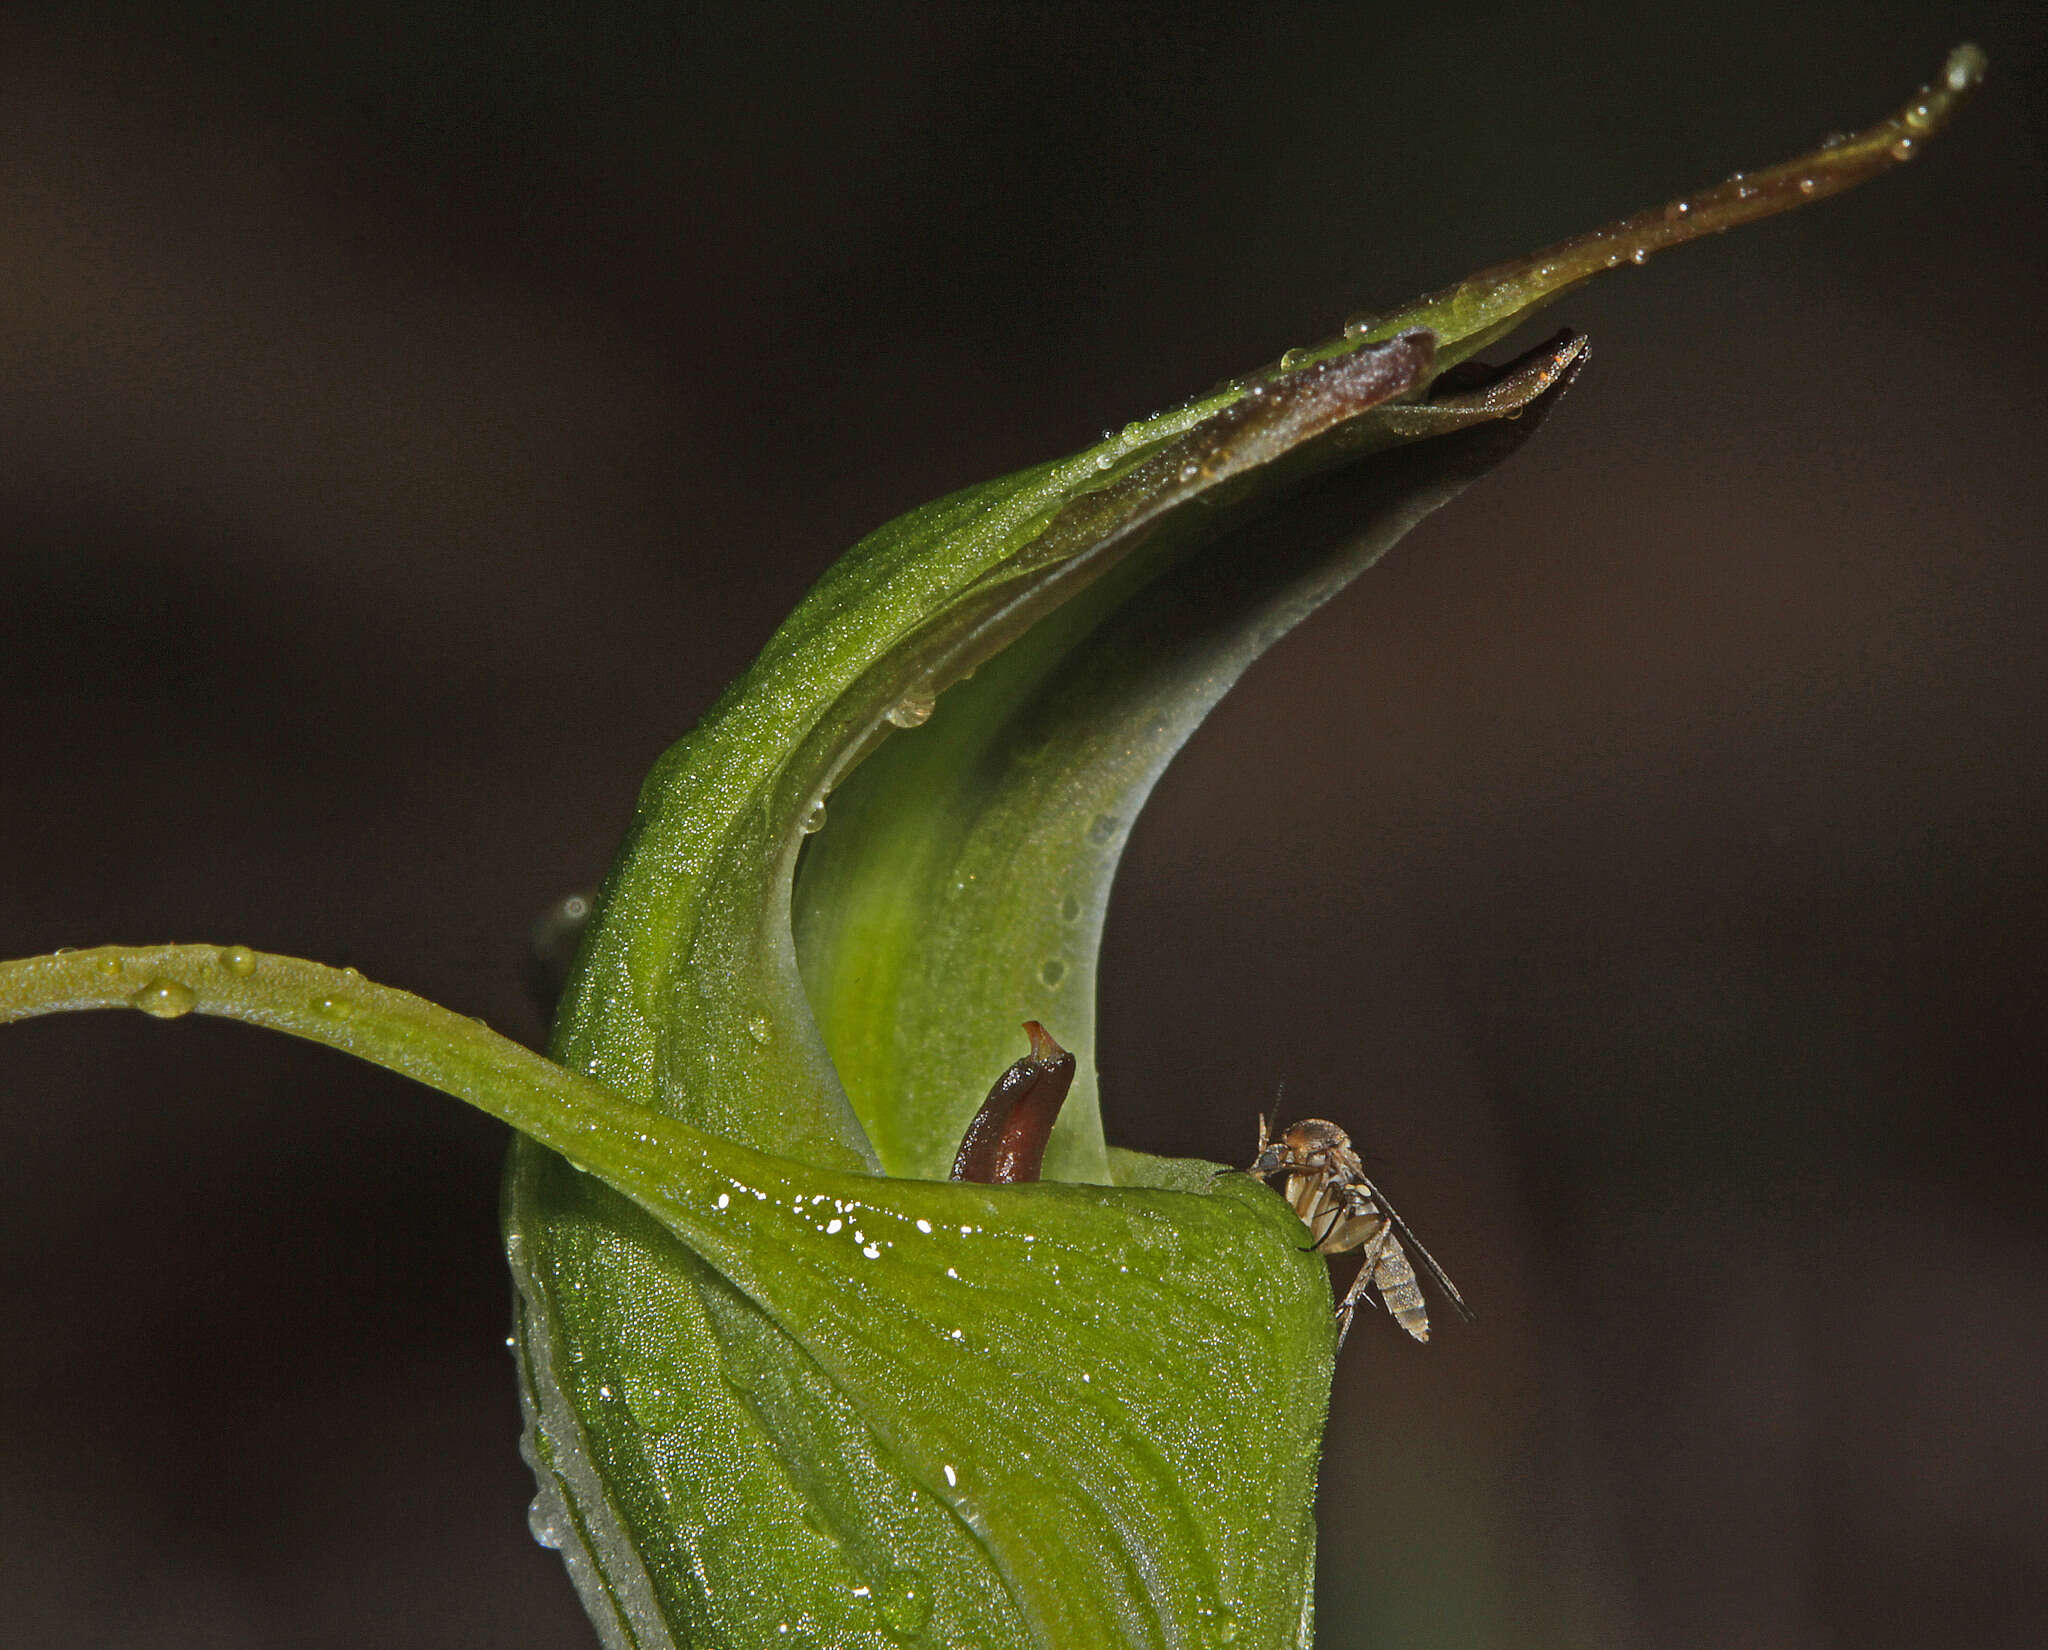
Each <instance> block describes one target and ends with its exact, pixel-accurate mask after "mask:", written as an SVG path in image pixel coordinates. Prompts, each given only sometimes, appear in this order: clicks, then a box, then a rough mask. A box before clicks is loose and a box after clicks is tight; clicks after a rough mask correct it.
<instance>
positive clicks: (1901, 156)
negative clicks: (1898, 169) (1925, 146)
mask: <svg viewBox="0 0 2048 1650" xmlns="http://www.w3.org/2000/svg"><path fill="white" fill-rule="evenodd" d="M1916 152H1917V151H1916V150H1915V149H1914V147H1913V140H1912V139H1911V138H1904V137H1902V138H1900V139H1899V141H1898V142H1897V143H1894V144H1893V145H1892V150H1891V154H1892V159H1893V160H1911V159H1912V158H1913V156H1914V154H1915V153H1916Z"/></svg>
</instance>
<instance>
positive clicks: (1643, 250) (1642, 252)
mask: <svg viewBox="0 0 2048 1650" xmlns="http://www.w3.org/2000/svg"><path fill="white" fill-rule="evenodd" d="M1628 261H1629V262H1630V263H1632V264H1636V265H1638V266H1640V265H1642V264H1646V263H1648V262H1649V261H1650V249H1649V248H1648V247H1647V246H1639V247H1637V248H1636V249H1635V251H1633V252H1631V253H1630V254H1629V255H1628Z"/></svg>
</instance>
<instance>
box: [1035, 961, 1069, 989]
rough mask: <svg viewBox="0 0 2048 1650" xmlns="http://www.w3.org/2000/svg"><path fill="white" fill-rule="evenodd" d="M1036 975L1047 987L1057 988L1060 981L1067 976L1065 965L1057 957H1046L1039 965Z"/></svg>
mask: <svg viewBox="0 0 2048 1650" xmlns="http://www.w3.org/2000/svg"><path fill="white" fill-rule="evenodd" d="M1038 977H1039V978H1040V979H1041V980H1043V981H1044V982H1045V983H1046V986H1047V988H1048V989H1052V990H1057V989H1058V987H1059V983H1060V981H1062V980H1064V979H1065V978H1066V977H1067V965H1066V964H1065V963H1063V962H1061V961H1060V960H1059V958H1057V957H1048V958H1047V959H1046V960H1045V961H1044V962H1043V963H1041V964H1040V965H1039V968H1038Z"/></svg>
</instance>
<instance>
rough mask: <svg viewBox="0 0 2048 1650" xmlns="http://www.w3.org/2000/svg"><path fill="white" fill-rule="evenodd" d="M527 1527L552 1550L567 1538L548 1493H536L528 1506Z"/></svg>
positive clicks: (534, 1536)
mask: <svg viewBox="0 0 2048 1650" xmlns="http://www.w3.org/2000/svg"><path fill="white" fill-rule="evenodd" d="M526 1527H527V1528H528V1529H529V1530H531V1531H532V1532H533V1539H534V1540H535V1541H537V1542H539V1543H540V1544H541V1545H542V1546H543V1547H546V1548H547V1549H548V1550H549V1551H550V1552H553V1551H555V1550H556V1549H558V1548H559V1547H560V1546H561V1545H562V1542H563V1541H564V1539H566V1537H565V1535H564V1532H563V1530H562V1526H561V1523H560V1521H559V1520H558V1519H557V1518H556V1517H555V1510H554V1507H553V1505H552V1504H551V1498H550V1497H548V1496H546V1495H536V1496H535V1497H534V1498H533V1501H532V1503H531V1504H530V1505H529V1506H528V1507H527V1509H526Z"/></svg>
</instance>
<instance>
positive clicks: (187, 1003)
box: [128, 980, 199, 1020]
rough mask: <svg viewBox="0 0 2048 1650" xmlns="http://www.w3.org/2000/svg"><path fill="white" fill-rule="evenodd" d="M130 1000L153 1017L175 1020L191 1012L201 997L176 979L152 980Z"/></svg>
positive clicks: (132, 1004) (131, 1003) (135, 1006)
mask: <svg viewBox="0 0 2048 1650" xmlns="http://www.w3.org/2000/svg"><path fill="white" fill-rule="evenodd" d="M128 1002H129V1004H130V1006H131V1007H134V1008H139V1009H141V1010H142V1012H143V1013H145V1014H147V1015H149V1016H150V1017H151V1018H152V1019H156V1020H175V1019H177V1018H178V1017H179V1016H180V1015H183V1014H190V1013H191V1012H192V1010H193V1009H194V1008H195V1007H196V1006H197V1005H198V1002H199V999H198V998H197V997H195V996H194V995H193V994H192V990H191V988H190V987H189V986H182V985H180V984H178V982H177V981H176V980H151V981H150V982H149V984H147V985H146V986H144V987H143V988H142V989H141V990H140V991H138V992H136V993H135V995H134V996H132V997H130V998H129V999H128Z"/></svg>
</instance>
